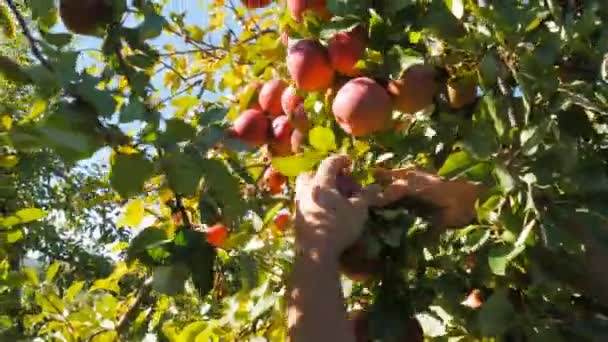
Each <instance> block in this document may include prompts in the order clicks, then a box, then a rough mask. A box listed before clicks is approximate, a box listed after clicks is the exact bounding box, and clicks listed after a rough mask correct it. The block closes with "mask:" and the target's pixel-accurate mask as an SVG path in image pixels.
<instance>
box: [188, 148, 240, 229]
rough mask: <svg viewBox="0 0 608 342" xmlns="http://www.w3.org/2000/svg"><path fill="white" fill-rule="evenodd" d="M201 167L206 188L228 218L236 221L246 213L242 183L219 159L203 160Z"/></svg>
mask: <svg viewBox="0 0 608 342" xmlns="http://www.w3.org/2000/svg"><path fill="white" fill-rule="evenodd" d="M199 166H200V167H201V169H202V172H203V175H204V177H205V186H206V187H207V188H208V189H209V191H210V194H211V195H212V197H213V199H215V201H217V203H218V204H219V205H220V207H221V209H222V214H223V215H224V216H225V217H226V218H230V219H236V218H238V217H240V216H241V215H242V214H243V213H244V212H245V203H244V201H243V198H242V196H241V189H240V182H239V180H238V178H236V177H235V176H234V175H233V174H232V173H230V171H229V170H228V168H227V167H226V165H225V164H224V163H222V162H221V161H219V160H217V159H203V160H201V161H200V163H199Z"/></svg>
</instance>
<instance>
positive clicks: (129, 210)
mask: <svg viewBox="0 0 608 342" xmlns="http://www.w3.org/2000/svg"><path fill="white" fill-rule="evenodd" d="M143 218H144V200H143V199H141V198H136V199H133V200H131V201H129V203H127V205H126V206H125V207H124V212H123V214H122V215H121V216H120V218H118V222H116V225H117V226H118V227H119V228H120V227H133V228H135V227H137V226H139V225H140V224H141V222H142V220H143Z"/></svg>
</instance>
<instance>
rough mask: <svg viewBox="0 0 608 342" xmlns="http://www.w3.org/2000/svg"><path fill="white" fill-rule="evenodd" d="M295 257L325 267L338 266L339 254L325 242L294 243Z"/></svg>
mask: <svg viewBox="0 0 608 342" xmlns="http://www.w3.org/2000/svg"><path fill="white" fill-rule="evenodd" d="M295 252H296V259H298V260H300V261H304V262H308V263H312V264H317V265H321V266H326V267H336V268H337V267H338V261H339V254H337V253H336V252H335V249H332V248H331V247H329V244H327V243H301V242H300V243H298V241H296V243H295Z"/></svg>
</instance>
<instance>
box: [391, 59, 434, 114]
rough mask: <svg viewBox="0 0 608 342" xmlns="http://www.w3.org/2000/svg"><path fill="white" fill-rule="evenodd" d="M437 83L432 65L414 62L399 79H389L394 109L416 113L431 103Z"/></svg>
mask: <svg viewBox="0 0 608 342" xmlns="http://www.w3.org/2000/svg"><path fill="white" fill-rule="evenodd" d="M438 90H439V85H438V84H437V82H436V81H435V71H434V70H433V68H432V67H430V66H428V65H423V64H416V65H413V66H411V67H409V68H408V69H407V70H406V71H405V73H404V74H403V76H402V77H401V79H399V80H394V81H390V82H389V84H388V92H389V93H390V94H391V95H392V96H393V101H394V104H395V109H397V110H398V111H400V112H403V113H416V112H418V111H420V110H422V109H424V108H426V107H428V106H429V105H431V104H432V103H433V99H434V97H435V94H436V93H437V91H438Z"/></svg>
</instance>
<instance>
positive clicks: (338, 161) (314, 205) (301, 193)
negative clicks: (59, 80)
mask: <svg viewBox="0 0 608 342" xmlns="http://www.w3.org/2000/svg"><path fill="white" fill-rule="evenodd" d="M349 166H350V160H349V159H348V157H346V156H342V155H340V156H332V157H329V158H327V159H325V160H324V161H323V162H322V163H321V165H320V166H319V169H318V171H317V173H316V174H314V175H313V174H310V173H306V174H302V175H300V176H299V177H298V179H297V182H296V196H295V200H296V220H295V225H296V248H298V249H299V251H301V252H304V253H307V254H308V256H310V257H311V258H313V259H318V258H320V257H322V256H329V257H330V258H333V259H334V260H338V258H339V256H340V254H341V253H342V251H344V250H345V249H346V248H347V247H349V246H351V245H352V244H353V243H354V242H355V241H356V240H357V238H359V236H360V235H361V233H362V232H363V227H364V225H365V221H366V220H367V218H368V208H369V206H370V205H373V204H374V202H375V200H376V198H377V197H378V192H377V188H376V187H369V188H363V189H361V191H359V192H358V193H356V194H354V195H353V196H352V197H350V198H347V197H345V196H343V195H342V194H340V192H339V190H338V184H337V179H338V177H339V175H341V174H343V173H344V172H345V171H346V170H347V169H348V167H349Z"/></svg>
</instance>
